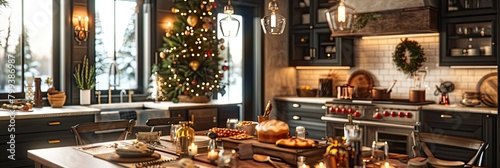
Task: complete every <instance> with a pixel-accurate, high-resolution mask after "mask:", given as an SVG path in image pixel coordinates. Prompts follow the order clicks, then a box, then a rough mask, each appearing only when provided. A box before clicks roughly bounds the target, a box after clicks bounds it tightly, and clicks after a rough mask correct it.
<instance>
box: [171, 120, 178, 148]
mask: <svg viewBox="0 0 500 168" xmlns="http://www.w3.org/2000/svg"><path fill="white" fill-rule="evenodd" d="M180 128H181V125H179V124H172V125H171V126H170V141H171V142H172V143H173V144H177V134H176V132H177V130H179V129H180ZM175 146H176V149H175V151H176V152H180V148H179V149H177V145H175Z"/></svg>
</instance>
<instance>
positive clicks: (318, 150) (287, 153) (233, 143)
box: [222, 138, 327, 165]
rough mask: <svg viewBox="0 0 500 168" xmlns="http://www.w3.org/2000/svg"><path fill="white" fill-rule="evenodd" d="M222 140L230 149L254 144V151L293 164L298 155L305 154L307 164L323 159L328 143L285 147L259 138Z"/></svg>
mask: <svg viewBox="0 0 500 168" xmlns="http://www.w3.org/2000/svg"><path fill="white" fill-rule="evenodd" d="M222 142H223V146H224V148H230V149H238V145H239V144H252V149H253V153H256V154H264V155H269V156H272V157H277V158H280V159H282V160H283V161H284V162H286V163H288V164H291V165H297V157H299V156H305V157H306V158H307V162H308V163H307V164H315V163H316V161H318V160H320V159H323V154H324V153H325V151H326V147H327V146H326V145H318V146H317V147H314V148H308V149H295V148H284V147H278V146H276V145H275V144H271V143H262V142H259V141H257V139H247V140H235V139H230V138H222Z"/></svg>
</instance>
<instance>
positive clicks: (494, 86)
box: [476, 72, 498, 107]
mask: <svg viewBox="0 0 500 168" xmlns="http://www.w3.org/2000/svg"><path fill="white" fill-rule="evenodd" d="M497 75H498V72H492V73H489V74H486V75H484V76H483V77H482V78H481V80H479V82H478V83H477V86H476V89H477V91H478V92H480V93H481V95H483V97H482V98H481V102H482V103H483V104H484V105H486V106H489V107H497V106H498V76H497Z"/></svg>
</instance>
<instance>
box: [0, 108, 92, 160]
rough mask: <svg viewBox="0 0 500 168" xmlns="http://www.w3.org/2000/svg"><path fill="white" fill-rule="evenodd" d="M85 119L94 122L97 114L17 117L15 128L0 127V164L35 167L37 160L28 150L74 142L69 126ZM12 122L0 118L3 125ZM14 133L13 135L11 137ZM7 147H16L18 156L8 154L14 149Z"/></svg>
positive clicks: (72, 143)
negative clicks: (28, 154)
mask: <svg viewBox="0 0 500 168" xmlns="http://www.w3.org/2000/svg"><path fill="white" fill-rule="evenodd" d="M84 122H94V115H79V116H67V117H57V118H34V119H17V120H15V127H14V128H15V132H9V131H8V130H7V129H1V131H0V141H1V142H2V143H0V149H2V152H0V163H1V165H2V166H1V167H2V168H10V167H33V166H34V162H33V161H32V160H31V159H28V157H27V151H28V150H30V149H41V148H51V147H61V146H70V145H75V144H76V141H75V136H74V135H73V133H72V132H71V131H70V127H71V126H73V125H76V124H78V123H84ZM9 124H10V121H8V120H2V121H0V125H2V126H4V127H5V128H7V127H8V125H9ZM11 133H12V134H11ZM11 135H12V136H14V137H13V138H11ZM7 142H15V143H7ZM7 149H14V150H15V155H14V157H15V160H11V159H9V158H8V156H9V155H11V153H10V152H9V151H6V150H7ZM14 150H12V151H14Z"/></svg>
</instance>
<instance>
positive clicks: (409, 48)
mask: <svg viewBox="0 0 500 168" xmlns="http://www.w3.org/2000/svg"><path fill="white" fill-rule="evenodd" d="M407 53H408V56H407ZM424 55H425V54H424V49H423V48H422V46H421V45H419V44H418V42H416V41H414V40H408V38H405V39H401V43H399V44H398V45H397V46H396V50H395V51H394V54H393V55H392V61H393V62H394V63H395V64H396V66H397V67H398V70H399V71H403V73H404V74H406V75H408V76H410V77H411V76H412V75H413V73H414V72H416V71H417V70H418V69H419V68H420V67H422V63H423V62H425V61H426V60H427V58H426V57H424ZM408 59H410V60H408Z"/></svg>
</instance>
